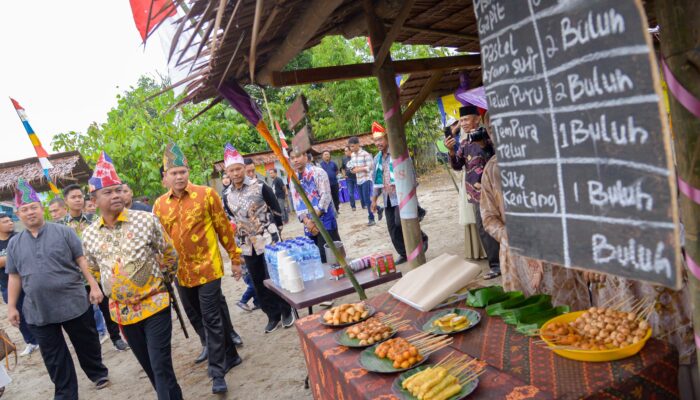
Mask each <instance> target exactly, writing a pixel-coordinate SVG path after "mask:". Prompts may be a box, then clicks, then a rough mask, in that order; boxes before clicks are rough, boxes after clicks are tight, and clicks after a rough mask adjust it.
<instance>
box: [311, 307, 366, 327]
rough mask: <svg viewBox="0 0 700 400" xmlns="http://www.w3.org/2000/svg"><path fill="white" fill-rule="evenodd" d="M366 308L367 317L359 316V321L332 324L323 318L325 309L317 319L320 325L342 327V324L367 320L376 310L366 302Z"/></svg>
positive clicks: (346, 324)
mask: <svg viewBox="0 0 700 400" xmlns="http://www.w3.org/2000/svg"><path fill="white" fill-rule="evenodd" d="M367 310H369V313H367V317H365V318H361V319H360V320H359V321H352V322H345V323H343V324H338V325H333V324H329V323H328V322H326V320H324V319H323V314H325V313H326V311H324V312H323V314H321V317H320V318H319V319H318V322H320V323H321V325H325V326H330V327H332V328H342V327H344V326H350V325H355V324H357V323H360V322H362V321H365V320H367V319H368V318H369V317H371V316H373V315H374V313H376V312H377V310H376V309H375V308H374V307H372V306H371V305H369V304H367Z"/></svg>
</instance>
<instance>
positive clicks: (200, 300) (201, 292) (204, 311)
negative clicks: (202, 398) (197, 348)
mask: <svg viewBox="0 0 700 400" xmlns="http://www.w3.org/2000/svg"><path fill="white" fill-rule="evenodd" d="M179 291H180V298H181V299H182V302H183V303H189V304H190V306H191V308H190V310H191V312H193V313H195V312H196V313H198V315H196V319H199V320H201V321H202V323H203V325H204V333H205V337H206V345H207V349H208V350H209V375H210V376H211V377H212V378H219V377H223V376H224V375H225V373H224V370H225V369H224V368H225V365H226V359H233V358H236V357H237V356H238V352H237V351H236V346H235V345H234V344H233V341H231V332H232V331H231V328H230V326H229V325H228V324H227V323H226V316H225V314H226V313H225V312H224V311H223V310H222V307H221V301H222V300H221V299H222V298H223V294H222V293H221V279H217V280H214V281H211V282H207V283H205V284H203V285H199V286H195V287H191V288H188V287H184V286H179ZM226 308H228V307H226ZM191 320H192V318H191V317H190V321H191ZM196 329H197V328H196V327H195V330H196ZM200 338H201V336H200Z"/></svg>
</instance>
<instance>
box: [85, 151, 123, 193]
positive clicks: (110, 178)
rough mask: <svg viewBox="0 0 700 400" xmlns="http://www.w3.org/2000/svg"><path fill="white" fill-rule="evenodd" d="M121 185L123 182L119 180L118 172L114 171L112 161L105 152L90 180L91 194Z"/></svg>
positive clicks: (101, 155)
mask: <svg viewBox="0 0 700 400" xmlns="http://www.w3.org/2000/svg"><path fill="white" fill-rule="evenodd" d="M121 184H122V181H121V179H119V175H117V171H116V170H115V169H114V163H112V159H111V158H109V156H108V155H107V153H105V152H104V151H103V152H102V153H101V154H100V158H99V159H98V160H97V164H96V165H95V171H93V173H92V176H91V177H90V179H89V180H88V186H89V189H90V193H92V192H94V191H96V190H100V189H102V188H106V187H110V186H116V185H121Z"/></svg>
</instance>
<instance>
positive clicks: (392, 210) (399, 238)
mask: <svg viewBox="0 0 700 400" xmlns="http://www.w3.org/2000/svg"><path fill="white" fill-rule="evenodd" d="M384 218H386V227H387V229H388V230H389V237H391V243H392V244H393V245H394V249H396V252H397V253H399V257H403V258H406V244H405V243H404V241H403V228H402V227H401V214H400V212H399V207H398V206H392V205H391V202H388V201H387V204H385V206H384ZM420 234H421V237H422V238H423V242H424V243H425V242H427V241H428V235H426V234H425V232H423V231H421V232H420ZM411 251H413V250H411Z"/></svg>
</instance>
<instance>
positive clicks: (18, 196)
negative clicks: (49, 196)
mask: <svg viewBox="0 0 700 400" xmlns="http://www.w3.org/2000/svg"><path fill="white" fill-rule="evenodd" d="M35 202H39V203H41V200H40V199H39V195H38V194H37V193H36V190H34V188H33V187H32V186H31V185H30V184H29V182H27V181H25V180H24V179H22V178H19V180H18V181H17V188H16V189H15V206H16V207H17V208H20V207H21V206H23V205H26V204H31V203H35Z"/></svg>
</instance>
